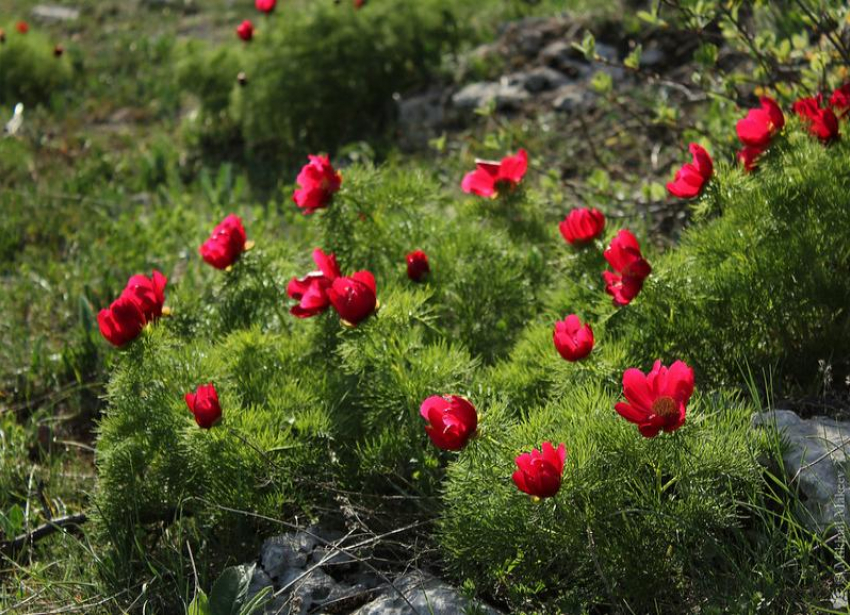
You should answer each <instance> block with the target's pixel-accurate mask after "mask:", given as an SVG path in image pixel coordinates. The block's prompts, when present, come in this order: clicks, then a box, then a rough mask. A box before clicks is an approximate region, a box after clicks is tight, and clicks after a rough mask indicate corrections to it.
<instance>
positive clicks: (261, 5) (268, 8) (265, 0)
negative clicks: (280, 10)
mask: <svg viewBox="0 0 850 615" xmlns="http://www.w3.org/2000/svg"><path fill="white" fill-rule="evenodd" d="M276 4H277V0H254V6H255V7H257V10H258V11H262V12H263V13H266V14H268V13H271V12H272V11H273V10H274V7H275V5H276Z"/></svg>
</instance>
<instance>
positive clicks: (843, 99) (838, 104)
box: [829, 83, 850, 117]
mask: <svg viewBox="0 0 850 615" xmlns="http://www.w3.org/2000/svg"><path fill="white" fill-rule="evenodd" d="M829 105H830V106H831V107H832V108H833V109H836V110H838V111H840V112H841V114H840V117H844V116H845V115H847V113H848V112H850V83H845V84H844V85H842V86H841V87H840V88H838V89H837V90H835V91H834V92H833V93H832V96H830V98H829Z"/></svg>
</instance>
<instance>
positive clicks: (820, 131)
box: [791, 94, 838, 143]
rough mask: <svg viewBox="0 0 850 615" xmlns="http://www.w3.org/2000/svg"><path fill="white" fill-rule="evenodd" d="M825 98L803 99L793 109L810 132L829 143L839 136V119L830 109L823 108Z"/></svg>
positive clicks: (818, 96)
mask: <svg viewBox="0 0 850 615" xmlns="http://www.w3.org/2000/svg"><path fill="white" fill-rule="evenodd" d="M822 103H823V96H821V95H820V94H818V95H817V96H814V97H811V98H801V99H800V100H798V101H797V102H795V103H794V105H793V106H792V107H791V108H792V109H793V110H794V113H796V114H797V115H799V116H800V118H801V119H802V120H803V122H805V123H806V127H807V128H808V129H809V132H810V133H812V134H813V135H814V136H816V137H817V138H818V139H820V140H821V141H823V142H824V143H827V142H829V141H832V140H833V139H835V138H836V137H837V136H838V118H837V117H836V115H835V112H834V111H833V110H832V109H830V108H829V107H823V106H822Z"/></svg>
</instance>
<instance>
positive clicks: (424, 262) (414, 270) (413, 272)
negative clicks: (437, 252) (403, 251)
mask: <svg viewBox="0 0 850 615" xmlns="http://www.w3.org/2000/svg"><path fill="white" fill-rule="evenodd" d="M429 273H431V265H429V264H428V255H427V254H425V253H424V252H423V251H422V250H414V251H413V252H411V253H410V254H408V255H407V277H408V278H410V279H411V280H413V281H414V282H421V281H422V280H423V278H425V276H427V275H428V274H429Z"/></svg>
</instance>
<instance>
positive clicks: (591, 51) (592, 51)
mask: <svg viewBox="0 0 850 615" xmlns="http://www.w3.org/2000/svg"><path fill="white" fill-rule="evenodd" d="M573 47H574V48H576V49H578V50H579V51H581V52H582V53H583V54H584V57H585V58H587V60H595V59H596V37H594V36H593V33H592V32H587V33H585V35H584V38H583V39H582V40H581V44H577V43H573Z"/></svg>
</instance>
